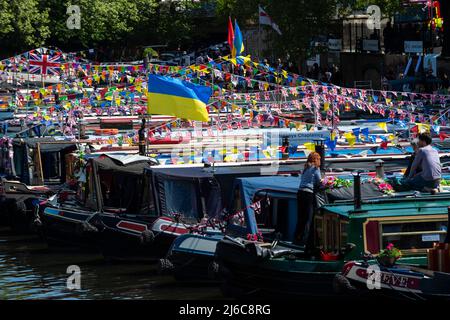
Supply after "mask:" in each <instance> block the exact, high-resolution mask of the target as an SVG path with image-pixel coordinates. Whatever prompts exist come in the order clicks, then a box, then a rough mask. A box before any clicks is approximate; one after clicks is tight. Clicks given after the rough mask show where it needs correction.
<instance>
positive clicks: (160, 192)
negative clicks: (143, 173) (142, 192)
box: [152, 168, 223, 220]
mask: <svg viewBox="0 0 450 320" xmlns="http://www.w3.org/2000/svg"><path fill="white" fill-rule="evenodd" d="M152 174H153V176H154V180H155V184H156V188H157V193H156V194H157V196H158V197H159V204H160V211H161V214H166V215H173V214H180V215H182V216H183V218H185V219H186V218H187V219H189V218H191V219H194V220H198V219H201V218H202V217H203V216H204V215H207V216H208V217H216V216H218V215H219V214H220V212H221V211H222V205H223V204H222V197H221V188H220V185H219V183H218V181H217V180H216V179H215V177H214V175H213V174H212V173H211V172H207V171H205V170H204V169H203V168H172V169H157V168H155V169H153V170H152Z"/></svg>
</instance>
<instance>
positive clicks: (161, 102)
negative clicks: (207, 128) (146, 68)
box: [147, 74, 212, 122]
mask: <svg viewBox="0 0 450 320" xmlns="http://www.w3.org/2000/svg"><path fill="white" fill-rule="evenodd" d="M211 95H212V89H211V88H210V87H206V86H200V85H196V84H193V83H190V82H187V81H182V80H180V79H176V78H171V77H164V76H158V75H154V74H151V75H149V76H148V103H147V113H149V114H162V115H170V116H175V117H177V118H184V119H189V120H198V121H203V122H207V121H209V116H208V110H207V109H206V104H207V103H208V101H209V98H210V97H211Z"/></svg>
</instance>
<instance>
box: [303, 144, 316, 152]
mask: <svg viewBox="0 0 450 320" xmlns="http://www.w3.org/2000/svg"><path fill="white" fill-rule="evenodd" d="M303 145H304V146H305V148H306V150H309V151H316V146H315V144H314V143H313V142H306V143H305V144H303Z"/></svg>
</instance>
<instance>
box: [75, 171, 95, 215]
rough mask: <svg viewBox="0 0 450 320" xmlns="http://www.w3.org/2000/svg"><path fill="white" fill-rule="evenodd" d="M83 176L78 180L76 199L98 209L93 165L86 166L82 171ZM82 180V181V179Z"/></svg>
mask: <svg viewBox="0 0 450 320" xmlns="http://www.w3.org/2000/svg"><path fill="white" fill-rule="evenodd" d="M82 175H83V178H82V179H79V180H78V188H77V194H76V200H77V201H78V202H79V203H80V204H81V205H82V206H84V207H86V208H89V209H92V210H96V208H97V198H96V195H95V187H94V177H93V175H92V167H91V166H86V167H85V168H84V169H83V172H82ZM80 180H82V181H80Z"/></svg>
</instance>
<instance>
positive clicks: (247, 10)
mask: <svg viewBox="0 0 450 320" xmlns="http://www.w3.org/2000/svg"><path fill="white" fill-rule="evenodd" d="M217 3H218V6H217V12H218V14H219V15H220V16H221V17H222V18H224V17H228V16H229V15H230V16H233V17H236V18H237V19H238V20H239V21H240V23H241V24H244V23H245V22H247V23H253V24H254V23H258V22H257V19H258V5H259V4H261V5H262V6H263V7H264V8H265V10H267V12H268V14H269V15H270V16H271V17H272V19H273V20H274V21H275V22H276V24H277V25H278V26H279V27H280V29H281V31H282V35H281V36H278V35H276V34H272V36H271V38H272V39H271V40H273V43H274V47H273V48H271V50H272V52H273V53H274V54H275V55H277V56H281V55H283V56H285V55H286V54H289V55H290V56H291V57H292V58H293V59H299V58H304V57H306V56H308V55H309V54H311V53H312V52H311V47H310V42H311V40H312V38H313V37H314V36H317V35H320V34H327V33H328V31H329V27H330V25H331V24H332V22H333V19H332V18H333V16H334V15H335V13H336V5H337V2H336V0H314V1H311V0H297V1H291V0H276V1H273V0H247V1H245V2H244V1H239V0H218V1H217Z"/></svg>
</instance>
